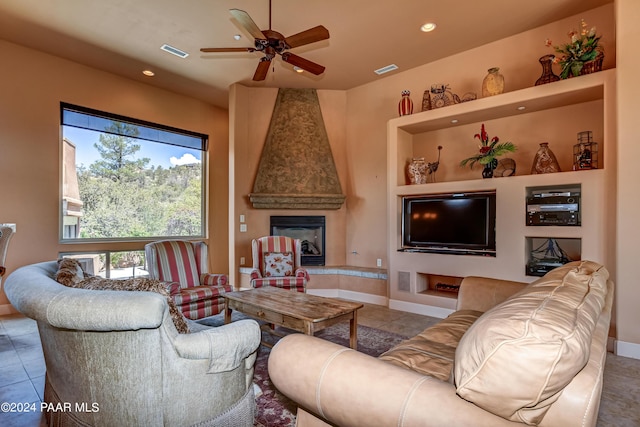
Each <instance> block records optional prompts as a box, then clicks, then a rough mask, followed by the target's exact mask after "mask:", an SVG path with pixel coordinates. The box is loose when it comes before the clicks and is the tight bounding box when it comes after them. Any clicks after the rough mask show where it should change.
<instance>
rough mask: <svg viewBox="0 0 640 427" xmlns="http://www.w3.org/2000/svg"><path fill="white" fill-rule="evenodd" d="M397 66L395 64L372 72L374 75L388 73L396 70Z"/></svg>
mask: <svg viewBox="0 0 640 427" xmlns="http://www.w3.org/2000/svg"><path fill="white" fill-rule="evenodd" d="M397 69H398V66H397V65H396V64H391V65H387V66H386V67H382V68H378V69H377V70H375V71H374V73H376V74H378V75H380V74H384V73H388V72H389V71H393V70H397Z"/></svg>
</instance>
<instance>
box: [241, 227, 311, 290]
mask: <svg viewBox="0 0 640 427" xmlns="http://www.w3.org/2000/svg"><path fill="white" fill-rule="evenodd" d="M251 253H252V257H253V270H252V271H251V286H252V287H254V288H261V287H263V286H275V287H278V288H284V289H291V290H296V291H298V292H306V289H307V282H308V281H309V273H308V272H307V270H306V269H304V268H302V267H301V263H300V256H301V254H302V244H301V243H300V240H299V239H292V238H291V237H286V236H266V237H260V238H259V239H253V240H252V241H251Z"/></svg>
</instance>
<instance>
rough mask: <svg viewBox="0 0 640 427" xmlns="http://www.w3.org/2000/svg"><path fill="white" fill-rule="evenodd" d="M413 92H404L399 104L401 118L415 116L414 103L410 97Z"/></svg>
mask: <svg viewBox="0 0 640 427" xmlns="http://www.w3.org/2000/svg"><path fill="white" fill-rule="evenodd" d="M410 95H411V92H410V91H408V90H403V91H402V98H401V99H400V102H399V103H398V114H399V115H400V116H406V115H409V114H413V101H412V100H411V98H410V97H409V96H410Z"/></svg>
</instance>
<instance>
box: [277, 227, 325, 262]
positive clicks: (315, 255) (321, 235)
mask: <svg viewBox="0 0 640 427" xmlns="http://www.w3.org/2000/svg"><path fill="white" fill-rule="evenodd" d="M270 222H271V235H272V236H287V237H292V238H294V239H300V240H301V242H302V256H301V262H302V265H324V253H325V252H324V248H325V245H324V241H325V219H324V216H272V217H271V221H270Z"/></svg>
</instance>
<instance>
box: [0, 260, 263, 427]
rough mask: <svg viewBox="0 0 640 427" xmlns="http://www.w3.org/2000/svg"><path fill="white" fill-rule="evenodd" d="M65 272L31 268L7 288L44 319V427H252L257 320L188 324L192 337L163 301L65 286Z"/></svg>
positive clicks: (49, 266) (24, 308)
mask: <svg viewBox="0 0 640 427" xmlns="http://www.w3.org/2000/svg"><path fill="white" fill-rule="evenodd" d="M58 273H59V271H58V263H57V262H56V261H50V262H43V263H39V264H33V265H28V266H24V267H21V268H19V269H17V270H16V271H14V272H12V273H11V274H10V275H9V277H7V280H6V285H5V290H6V295H7V298H8V299H9V301H10V302H11V304H12V305H13V306H14V307H15V308H16V310H18V311H20V312H21V313H23V314H24V315H25V316H27V317H30V318H32V319H35V320H36V321H37V326H38V332H39V334H40V341H41V343H42V350H43V353H44V360H45V364H46V378H45V380H44V381H45V385H44V396H43V402H44V403H46V408H45V410H44V411H43V415H44V418H45V421H43V423H42V425H45V424H46V425H48V426H69V427H80V426H83V427H87V426H127V427H147V426H200V427H205V426H216V427H253V425H254V412H255V407H256V406H255V397H254V387H253V373H254V364H255V361H256V356H257V351H258V347H259V345H260V327H259V326H258V323H257V322H255V321H254V320H248V319H246V320H238V321H236V322H233V323H230V324H228V325H224V326H220V327H207V326H205V325H202V324H200V323H198V322H193V321H191V320H187V323H188V324H189V331H190V333H185V334H180V333H178V330H177V329H176V327H175V325H174V322H173V321H172V318H171V316H170V313H169V307H168V304H167V298H166V296H164V295H161V294H159V293H156V292H140V291H121V290H90V289H79V288H75V287H68V286H65V285H63V284H61V283H59V282H57V281H56V280H54V277H56V276H57V274H58ZM114 281H116V280H114ZM64 405H73V406H72V407H71V408H70V409H69V410H60V408H62V407H63V406H64ZM64 407H65V408H66V406H64ZM55 408H58V409H57V410H56V409H55ZM19 423H20V418H19V417H18V418H17V421H16V424H19Z"/></svg>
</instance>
